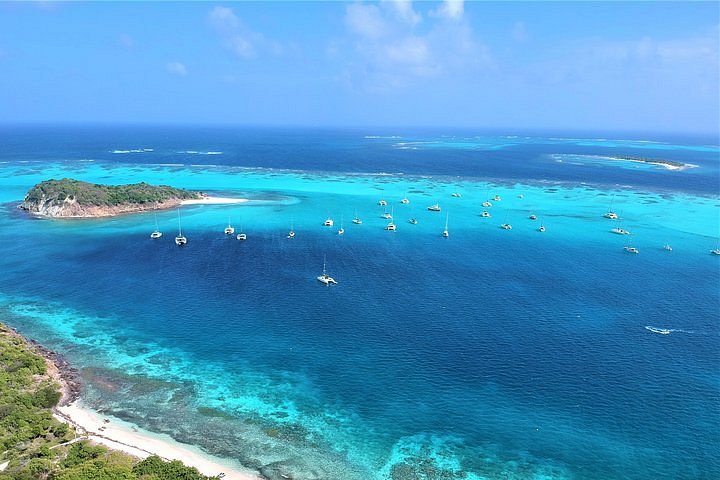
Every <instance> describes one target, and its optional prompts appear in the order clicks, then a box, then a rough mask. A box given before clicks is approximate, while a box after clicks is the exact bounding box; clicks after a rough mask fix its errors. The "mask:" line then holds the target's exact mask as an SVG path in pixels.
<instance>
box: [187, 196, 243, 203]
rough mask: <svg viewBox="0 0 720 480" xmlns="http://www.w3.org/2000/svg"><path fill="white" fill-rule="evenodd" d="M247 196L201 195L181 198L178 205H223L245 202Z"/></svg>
mask: <svg viewBox="0 0 720 480" xmlns="http://www.w3.org/2000/svg"><path fill="white" fill-rule="evenodd" d="M247 201H248V199H247V198H229V197H203V198H197V199H192V200H183V201H182V202H180V205H224V204H233V203H245V202H247Z"/></svg>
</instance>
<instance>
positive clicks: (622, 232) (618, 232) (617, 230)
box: [610, 227, 630, 235]
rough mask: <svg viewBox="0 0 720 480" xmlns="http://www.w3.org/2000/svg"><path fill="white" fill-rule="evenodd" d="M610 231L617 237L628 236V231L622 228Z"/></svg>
mask: <svg viewBox="0 0 720 480" xmlns="http://www.w3.org/2000/svg"><path fill="white" fill-rule="evenodd" d="M610 231H611V232H612V233H615V234H617V235H630V231H629V230H625V229H624V228H622V227H615V228H611V229H610Z"/></svg>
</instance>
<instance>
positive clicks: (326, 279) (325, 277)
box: [317, 255, 337, 286]
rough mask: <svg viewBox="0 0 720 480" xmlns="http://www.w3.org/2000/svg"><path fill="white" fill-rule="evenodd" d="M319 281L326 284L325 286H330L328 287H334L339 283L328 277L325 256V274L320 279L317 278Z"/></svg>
mask: <svg viewBox="0 0 720 480" xmlns="http://www.w3.org/2000/svg"><path fill="white" fill-rule="evenodd" d="M317 279H318V281H319V282H322V283H324V284H325V285H328V286H330V285H331V284H332V285H336V284H337V282H336V281H335V279H334V278H332V277H331V276H330V275H328V274H327V272H326V271H325V255H323V273H322V275H320V276H319V277H317Z"/></svg>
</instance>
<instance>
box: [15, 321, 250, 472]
mask: <svg viewBox="0 0 720 480" xmlns="http://www.w3.org/2000/svg"><path fill="white" fill-rule="evenodd" d="M8 333H9V334H10V335H13V336H16V337H18V338H20V339H22V340H23V341H24V342H25V343H26V344H27V345H28V346H29V348H30V349H31V350H33V351H34V352H35V353H36V354H38V355H40V356H41V357H42V358H43V359H44V360H45V363H46V365H47V374H48V375H49V376H50V377H52V378H53V380H55V382H57V384H58V386H59V387H60V393H61V398H60V401H59V402H58V404H57V405H56V406H55V407H53V409H52V413H53V417H55V418H56V419H57V420H59V421H61V422H63V423H65V424H68V425H70V426H71V427H73V428H74V429H75V431H76V434H77V436H76V440H73V441H78V440H88V441H90V442H92V443H97V444H101V445H104V446H106V447H108V448H110V449H112V450H118V451H121V452H124V453H126V454H128V455H132V456H134V457H137V458H140V459H144V458H147V457H149V456H152V455H157V456H158V457H160V458H162V459H163V460H165V461H172V460H180V461H181V462H182V463H184V464H185V465H187V466H189V467H195V468H196V469H197V470H198V471H199V472H200V473H202V474H203V475H207V476H210V477H212V476H217V475H219V474H220V473H223V474H224V476H223V477H222V478H224V479H225V480H262V478H263V477H261V476H259V475H258V474H257V473H253V472H251V471H250V470H247V469H243V467H242V466H241V465H238V464H236V463H235V462H233V460H231V459H224V458H220V457H216V456H214V455H211V454H208V453H206V452H204V451H202V450H201V449H200V447H197V446H194V445H190V444H183V443H180V442H178V441H177V440H175V439H174V438H172V437H170V436H169V435H167V434H160V433H153V432H150V431H148V430H144V429H141V428H138V427H137V426H135V425H134V424H132V423H129V422H125V421H124V420H121V419H119V418H115V417H112V416H111V415H103V414H101V413H100V412H97V411H95V410H93V409H92V408H90V407H87V406H86V405H83V403H82V398H81V396H82V384H81V381H80V378H79V375H78V371H77V369H75V368H74V367H72V366H71V365H70V364H69V363H68V362H67V360H65V358H64V357H63V356H62V354H60V353H58V352H55V351H52V350H50V349H48V348H46V347H44V346H43V345H41V344H39V343H38V342H36V341H34V340H31V339H28V338H26V337H24V336H23V335H22V334H21V333H19V332H18V331H17V330H16V329H14V328H12V327H10V326H9V325H8Z"/></svg>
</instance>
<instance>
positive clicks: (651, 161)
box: [606, 155, 697, 170]
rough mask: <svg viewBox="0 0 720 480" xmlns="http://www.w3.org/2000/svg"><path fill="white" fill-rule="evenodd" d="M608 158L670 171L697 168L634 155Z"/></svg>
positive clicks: (662, 159) (671, 161)
mask: <svg viewBox="0 0 720 480" xmlns="http://www.w3.org/2000/svg"><path fill="white" fill-rule="evenodd" d="M606 158H608V159H610V160H622V161H626V162H636V163H647V164H649V165H657V166H660V167H664V168H666V169H668V170H685V169H687V168H695V167H697V165H693V164H691V163H682V162H676V161H675V160H667V159H664V158H647V157H637V156H632V155H614V156H609V157H606Z"/></svg>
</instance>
